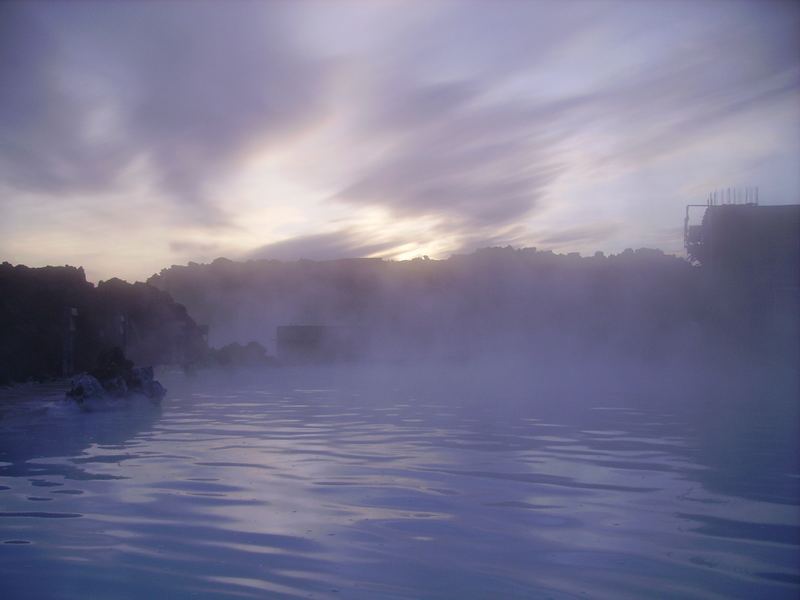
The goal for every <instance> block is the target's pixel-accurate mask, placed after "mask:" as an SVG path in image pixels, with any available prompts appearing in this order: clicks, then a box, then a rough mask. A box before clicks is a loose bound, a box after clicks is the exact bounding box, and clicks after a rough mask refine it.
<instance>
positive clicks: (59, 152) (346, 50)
mask: <svg viewBox="0 0 800 600" xmlns="http://www.w3.org/2000/svg"><path fill="white" fill-rule="evenodd" d="M0 10H2V11H3V15H2V17H1V18H0V27H3V26H5V28H4V29H3V30H2V31H0V77H1V78H2V83H3V84H4V85H3V86H1V87H0V141H2V151H0V185H2V188H0V216H2V219H0V234H2V237H0V255H2V258H3V259H5V260H11V261H12V262H26V263H29V264H33V265H37V264H47V263H54V264H61V263H64V262H67V263H72V264H83V265H84V266H86V267H87V270H88V272H89V276H90V278H95V279H97V278H105V277H108V276H111V275H114V274H116V275H121V276H124V277H127V278H144V277H146V276H148V275H149V274H150V273H152V272H154V271H157V270H158V269H160V268H161V267H163V266H167V265H169V264H171V263H182V262H187V261H190V260H195V261H208V260H213V259H214V258H216V257H218V256H227V257H229V258H233V259H246V258H258V257H270V256H274V257H279V258H283V259H291V258H299V257H303V256H307V257H312V258H337V257H343V256H380V257H387V258H399V259H404V258H410V257H414V256H420V255H429V256H431V257H436V258H440V257H446V256H448V255H449V254H451V253H454V252H465V251H469V250H471V249H474V248H476V247H480V246H486V245H496V244H514V245H517V246H537V247H539V248H550V249H554V250H557V251H562V252H567V251H580V252H583V253H590V252H593V251H594V250H605V251H606V252H609V251H611V252H616V251H621V250H622V249H624V248H625V247H628V246H632V247H637V246H640V245H649V246H656V247H660V248H662V249H664V250H666V251H671V252H679V251H680V250H681V237H680V235H681V234H680V225H681V214H682V209H683V206H684V205H685V204H686V203H688V202H696V201H698V200H700V201H702V199H703V198H704V197H705V195H706V194H707V193H708V192H709V191H710V190H713V189H715V188H719V187H727V186H731V185H759V186H761V189H762V196H761V197H762V199H763V200H765V201H766V202H768V203H787V202H796V201H797V200H798V197H800V179H798V176H797V174H796V173H797V170H796V164H797V162H798V160H800V141H799V140H800V64H799V63H800V61H798V58H797V56H798V52H800V42H798V38H797V36H796V28H797V26H798V23H800V9H798V7H797V6H796V5H792V4H787V3H748V2H740V3H728V4H725V5H721V4H720V3H717V2H697V3H693V4H691V5H690V4H680V3H674V2H668V1H665V2H652V3H645V4H641V5H631V4H630V3H627V2H622V3H617V2H608V3H601V2H579V1H574V2H568V3H563V2H548V1H541V2H526V3H489V2H474V3H473V2H458V3H450V2H433V3H426V4H425V5H421V4H416V3H380V4H374V5H372V4H371V5H369V6H367V5H365V4H364V3H361V2H345V1H342V2H330V3H329V2H321V3H314V2H308V3H299V4H297V3H282V2H271V3H245V2H241V3H226V4H222V3H214V2H197V3H191V4H189V3H157V2H154V3H144V4H137V3H124V4H119V5H98V4H95V3H83V2H75V3H69V4H65V3H46V2H45V3H36V4H28V3H23V4H14V3H6V4H4V5H2V7H0ZM9 57H11V58H9Z"/></svg>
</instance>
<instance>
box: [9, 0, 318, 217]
mask: <svg viewBox="0 0 800 600" xmlns="http://www.w3.org/2000/svg"><path fill="white" fill-rule="evenodd" d="M0 10H2V12H3V15H2V18H0V22H2V23H3V25H2V27H3V35H2V36H0V38H2V39H3V41H2V42H0V43H2V44H3V47H2V51H0V74H1V75H2V78H3V81H4V85H3V86H2V89H3V90H4V91H3V92H1V93H2V103H0V106H2V109H0V124H1V125H2V130H0V135H2V142H3V152H2V154H0V176H2V177H3V178H4V179H5V180H7V181H10V182H12V183H14V184H16V185H17V186H19V187H24V188H26V189H29V190H35V191H46V192H53V193H56V192H66V191H84V190H87V191H98V190H99V191H103V190H108V189H111V188H113V187H114V186H115V185H116V184H118V182H119V179H120V177H122V176H123V175H124V174H125V173H126V172H128V171H129V170H130V169H131V167H132V166H133V165H136V164H139V165H142V164H143V165H144V166H145V170H146V171H147V172H148V173H149V174H150V175H151V176H152V178H153V180H154V181H153V185H155V187H156V191H158V192H161V193H163V194H164V195H165V196H166V197H168V198H169V199H171V200H173V201H175V202H177V203H183V204H185V205H186V206H187V207H188V208H189V210H188V211H187V212H186V213H185V214H184V218H186V219H195V220H198V221H204V220H206V221H210V222H213V221H215V220H217V221H218V220H221V219H224V199H221V198H211V197H210V196H209V187H210V185H211V184H213V183H214V182H215V181H216V179H217V178H219V177H222V176H224V175H226V174H227V173H228V172H229V171H230V170H231V169H234V168H235V166H236V164H237V161H239V160H240V159H241V158H242V156H243V155H244V154H246V153H247V152H248V151H249V150H250V149H251V148H253V147H254V146H256V145H263V144H269V143H270V142H271V143H273V144H277V143H278V142H279V141H280V140H281V139H282V138H283V137H284V136H286V135H289V134H291V133H292V132H293V131H295V130H296V129H298V128H300V127H302V126H303V125H304V124H305V123H307V122H308V120H309V119H313V118H314V116H315V115H317V114H318V113H319V112H320V102H321V101H322V99H323V98H324V94H323V91H322V88H323V86H324V74H323V70H322V69H321V67H320V65H319V64H317V63H315V62H314V61H312V60H310V59H307V58H305V57H304V56H303V55H302V53H301V52H300V51H299V50H297V49H296V48H294V47H293V45H292V42H291V40H290V39H289V38H288V37H287V35H286V27H285V18H286V17H285V15H284V14H283V12H282V7H281V5H274V4H273V3H261V4H256V3H245V2H241V3H239V2H236V3H226V4H225V5H224V6H222V5H221V4H219V3H206V2H198V3H192V4H191V6H189V5H187V4H183V3H144V4H138V3H114V4H110V5H102V4H97V3H88V4H87V3H69V4H61V3H57V4H43V5H38V4H37V5H33V6H31V7H29V6H27V5H25V6H23V5H18V4H10V5H4V6H2V7H0ZM20 59H21V63H20V62H19V61H20Z"/></svg>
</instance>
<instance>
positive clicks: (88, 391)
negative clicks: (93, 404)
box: [67, 373, 105, 402]
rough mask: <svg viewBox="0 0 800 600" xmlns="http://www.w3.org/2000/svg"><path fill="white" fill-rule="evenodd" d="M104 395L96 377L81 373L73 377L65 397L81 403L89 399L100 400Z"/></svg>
mask: <svg viewBox="0 0 800 600" xmlns="http://www.w3.org/2000/svg"><path fill="white" fill-rule="evenodd" d="M104 395H105V390H104V389H103V386H102V384H101V383H100V382H99V381H98V380H97V378H96V377H93V376H92V375H89V374H88V373H81V374H80V375H76V376H75V377H73V378H72V381H70V388H69V391H68V392H67V396H69V397H70V398H72V399H73V400H75V401H77V402H83V401H84V400H88V399H89V398H102V397H103V396H104Z"/></svg>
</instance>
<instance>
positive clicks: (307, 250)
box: [247, 231, 400, 260]
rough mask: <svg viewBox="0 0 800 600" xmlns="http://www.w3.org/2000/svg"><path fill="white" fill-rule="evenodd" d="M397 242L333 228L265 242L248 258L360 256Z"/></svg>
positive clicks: (278, 258) (315, 258) (373, 253)
mask: <svg viewBox="0 0 800 600" xmlns="http://www.w3.org/2000/svg"><path fill="white" fill-rule="evenodd" d="M399 245H400V244H399V243H398V242H396V241H378V242H376V241H369V240H368V239H366V238H365V236H363V234H358V233H356V232H351V231H336V232H332V233H321V234H316V235H308V236H298V237H294V238H291V239H288V240H283V241H280V242H274V243H271V244H266V245H264V246H261V247H260V248H257V249H256V250H253V251H252V252H250V253H249V254H248V256H247V258H249V259H272V260H298V259H302V258H305V259H310V260H332V259H337V258H361V257H366V256H372V255H375V254H385V253H388V252H389V251H390V250H392V249H393V248H396V247H398V246H399Z"/></svg>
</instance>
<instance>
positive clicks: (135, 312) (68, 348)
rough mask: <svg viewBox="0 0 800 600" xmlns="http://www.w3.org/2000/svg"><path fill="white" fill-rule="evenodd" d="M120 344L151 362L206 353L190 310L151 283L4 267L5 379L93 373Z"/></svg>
mask: <svg viewBox="0 0 800 600" xmlns="http://www.w3.org/2000/svg"><path fill="white" fill-rule="evenodd" d="M115 346H118V347H120V348H124V351H125V354H126V355H127V356H128V357H130V359H131V360H132V361H133V362H134V363H136V364H146V365H152V364H163V363H177V362H187V361H196V360H198V359H199V358H200V357H201V356H202V355H203V354H204V353H205V352H206V349H207V346H206V341H205V339H204V332H203V330H202V329H201V328H200V327H198V325H197V324H196V323H195V322H194V320H192V318H191V317H190V316H189V315H188V313H187V312H186V308H184V306H182V305H181V304H178V303H176V302H175V301H174V300H172V298H171V297H170V296H169V294H167V293H166V292H163V291H161V290H158V289H156V288H154V287H153V286H150V285H147V284H145V283H134V284H130V283H127V282H125V281H122V280H120V279H111V280H109V281H106V282H100V283H99V284H98V285H97V286H94V285H92V284H91V283H88V282H87V281H86V276H85V274H84V271H83V269H82V268H75V267H68V266H67V267H43V268H29V267H25V266H23V265H18V266H12V265H11V264H9V263H2V264H1V265H0V382H4V383H8V382H13V381H25V380H28V379H45V378H53V377H60V376H64V375H70V374H72V373H76V372H79V371H88V370H90V369H93V368H95V367H96V366H97V365H98V359H99V358H100V356H101V354H103V353H104V352H108V351H109V350H110V349H111V348H113V347H115Z"/></svg>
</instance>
